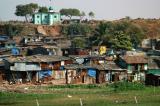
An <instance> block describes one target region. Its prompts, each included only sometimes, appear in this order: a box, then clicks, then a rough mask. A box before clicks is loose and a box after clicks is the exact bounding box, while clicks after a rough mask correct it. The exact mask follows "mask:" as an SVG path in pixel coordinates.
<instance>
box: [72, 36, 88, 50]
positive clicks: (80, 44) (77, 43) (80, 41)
mask: <svg viewBox="0 0 160 106" xmlns="http://www.w3.org/2000/svg"><path fill="white" fill-rule="evenodd" d="M72 46H74V47H77V48H84V47H85V46H86V41H85V39H84V38H80V37H76V38H74V39H73V41H72Z"/></svg>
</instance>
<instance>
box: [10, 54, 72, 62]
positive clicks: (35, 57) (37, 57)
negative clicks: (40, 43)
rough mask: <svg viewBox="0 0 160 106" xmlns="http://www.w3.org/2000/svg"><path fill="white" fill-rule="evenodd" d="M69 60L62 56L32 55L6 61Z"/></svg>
mask: <svg viewBox="0 0 160 106" xmlns="http://www.w3.org/2000/svg"><path fill="white" fill-rule="evenodd" d="M69 59H70V58H68V57H64V56H57V55H56V56H55V55H53V56H50V55H33V56H19V57H9V58H8V59H7V60H8V62H10V63H14V62H20V63H21V62H33V63H34V62H56V61H64V60H69Z"/></svg>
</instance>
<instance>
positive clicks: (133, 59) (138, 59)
mask: <svg viewBox="0 0 160 106" xmlns="http://www.w3.org/2000/svg"><path fill="white" fill-rule="evenodd" d="M122 59H123V60H124V61H125V62H126V63H128V64H139V63H148V58H147V57H145V56H134V55H133V56H128V55H126V56H124V57H122Z"/></svg>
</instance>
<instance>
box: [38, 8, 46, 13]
mask: <svg viewBox="0 0 160 106" xmlns="http://www.w3.org/2000/svg"><path fill="white" fill-rule="evenodd" d="M38 12H40V13H47V12H48V8H47V7H39V10H38Z"/></svg>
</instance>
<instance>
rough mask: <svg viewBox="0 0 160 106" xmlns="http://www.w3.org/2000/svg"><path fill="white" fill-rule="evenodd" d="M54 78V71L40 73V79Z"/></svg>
mask: <svg viewBox="0 0 160 106" xmlns="http://www.w3.org/2000/svg"><path fill="white" fill-rule="evenodd" d="M51 76H52V71H51V70H45V71H40V72H39V78H40V79H42V78H45V77H51Z"/></svg>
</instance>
